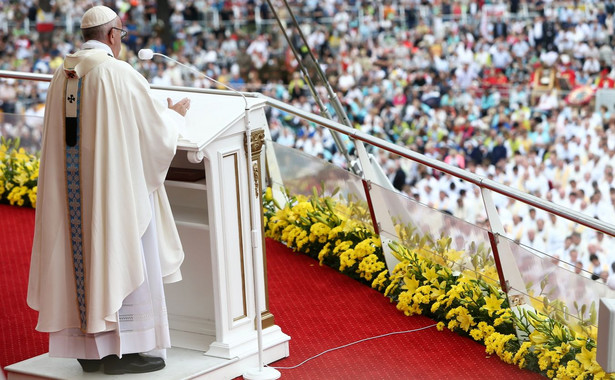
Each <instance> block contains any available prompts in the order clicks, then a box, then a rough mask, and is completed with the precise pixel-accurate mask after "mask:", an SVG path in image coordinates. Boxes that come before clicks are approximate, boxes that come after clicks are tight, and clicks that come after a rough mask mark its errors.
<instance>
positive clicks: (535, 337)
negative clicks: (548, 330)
mask: <svg viewBox="0 0 615 380" xmlns="http://www.w3.org/2000/svg"><path fill="white" fill-rule="evenodd" d="M548 340H549V337H547V336H546V335H545V334H543V333H541V332H540V331H538V330H534V331H532V333H531V334H530V341H531V342H532V343H533V344H534V345H536V346H537V345H541V344H544V343H545V342H547V341H548Z"/></svg>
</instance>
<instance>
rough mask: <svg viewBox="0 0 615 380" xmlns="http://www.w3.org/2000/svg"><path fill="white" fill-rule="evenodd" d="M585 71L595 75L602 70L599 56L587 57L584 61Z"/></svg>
mask: <svg viewBox="0 0 615 380" xmlns="http://www.w3.org/2000/svg"><path fill="white" fill-rule="evenodd" d="M583 71H584V72H585V73H587V74H589V75H595V74H598V73H599V72H600V61H598V58H597V57H587V59H585V62H583Z"/></svg>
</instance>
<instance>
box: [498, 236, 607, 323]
mask: <svg viewBox="0 0 615 380" xmlns="http://www.w3.org/2000/svg"><path fill="white" fill-rule="evenodd" d="M499 247H500V248H499V250H500V252H501V251H502V250H509V251H510V252H512V255H513V257H514V259H515V262H516V263H517V267H518V268H519V272H520V274H521V277H522V279H523V282H524V285H525V289H515V290H517V291H519V292H521V293H523V294H525V295H527V296H528V297H529V298H530V300H531V305H532V306H533V307H534V308H535V309H536V310H539V311H541V312H543V313H545V314H547V315H554V314H560V315H561V316H562V318H563V320H564V321H567V320H577V321H579V322H581V321H589V320H590V319H591V318H592V315H591V314H592V313H595V315H596V316H597V315H598V305H599V301H600V298H602V297H607V298H615V290H613V289H610V288H609V287H608V286H607V285H606V283H605V281H603V280H601V279H600V278H599V276H598V277H595V279H592V272H591V267H589V266H585V267H583V265H582V263H583V262H584V261H585V258H583V259H582V260H579V261H575V263H574V264H573V263H570V262H568V261H567V260H564V259H560V258H558V257H557V256H555V255H548V254H546V253H545V252H541V251H539V250H537V249H535V248H532V247H529V246H526V245H523V244H519V243H518V242H516V241H513V240H511V239H509V238H506V237H503V236H500V239H499ZM585 254H587V255H589V254H588V253H585ZM590 265H591V264H590ZM588 269H589V270H588ZM597 323H598V321H597V320H592V321H591V322H590V324H592V325H594V326H597Z"/></svg>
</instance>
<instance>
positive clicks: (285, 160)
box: [267, 143, 374, 230]
mask: <svg viewBox="0 0 615 380" xmlns="http://www.w3.org/2000/svg"><path fill="white" fill-rule="evenodd" d="M271 146H272V147H273V151H274V154H275V157H271V156H270V155H269V153H268V158H267V159H268V160H272V159H275V161H276V164H277V165H276V166H277V167H278V168H279V171H280V172H279V173H280V177H279V178H276V176H275V175H271V176H270V177H271V181H272V184H275V185H277V186H280V187H281V188H285V189H286V190H287V191H288V193H289V194H290V195H291V196H292V195H305V196H310V195H312V194H313V193H314V190H316V191H317V192H318V194H321V195H326V196H332V197H333V198H334V199H337V200H341V201H343V202H344V203H348V202H352V203H353V204H355V205H356V206H358V207H353V208H352V211H353V212H354V214H353V216H354V217H356V218H358V219H359V221H360V222H362V223H363V224H365V225H366V227H368V228H369V229H371V230H373V229H374V227H373V224H372V221H371V217H370V215H369V211H368V210H369V209H368V206H367V200H366V198H365V191H364V189H363V182H362V180H361V178H359V177H357V176H356V175H354V174H352V173H350V172H349V171H347V170H344V169H341V168H339V167H337V166H335V165H333V164H329V163H327V162H326V161H324V160H321V159H319V158H317V157H314V156H311V155H309V154H307V153H304V152H301V151H298V150H296V149H293V148H289V147H286V146H283V145H280V144H277V143H272V145H271ZM358 210H363V212H361V213H357V211H358Z"/></svg>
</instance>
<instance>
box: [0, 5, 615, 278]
mask: <svg viewBox="0 0 615 380" xmlns="http://www.w3.org/2000/svg"><path fill="white" fill-rule="evenodd" d="M91 3H92V1H83V0H81V1H70V2H69V1H65V0H56V2H55V3H54V10H53V15H52V18H53V19H54V20H55V21H56V24H62V22H64V27H57V25H56V27H55V30H54V32H53V34H52V38H51V39H50V40H49V41H48V42H41V41H40V40H39V39H37V38H36V35H37V33H32V32H31V31H28V30H25V25H26V24H27V22H26V21H25V20H29V21H30V22H31V24H30V25H36V27H37V28H38V27H39V25H40V24H41V23H42V21H41V20H44V18H45V14H42V12H41V11H40V9H38V8H37V5H36V2H35V1H22V2H16V3H6V2H3V3H2V5H0V7H2V8H0V26H1V25H8V24H11V25H14V26H16V27H15V28H12V30H10V31H9V30H8V28H4V30H3V31H1V32H0V48H1V49H0V69H3V70H20V71H32V72H41V73H51V72H53V71H54V70H56V69H57V68H58V67H59V65H60V64H61V60H62V57H63V56H64V54H66V53H67V52H69V51H71V50H74V49H76V48H78V47H79V45H80V43H81V41H80V38H79V35H78V33H73V34H71V33H68V32H67V30H69V29H71V28H70V27H69V25H67V24H66V23H67V22H68V23H70V22H75V23H77V25H78V21H79V16H80V15H81V14H82V13H83V11H84V9H86V8H87V7H88V6H90V5H91ZM104 3H105V5H108V6H110V7H112V8H114V9H117V10H118V12H119V13H120V14H122V17H123V20H124V27H125V29H127V30H128V37H127V39H126V40H125V46H124V49H123V50H122V59H125V60H127V61H128V62H130V63H131V64H132V65H133V66H134V67H135V68H136V69H138V70H139V71H141V72H142V73H143V74H144V75H145V77H146V78H148V79H149V80H150V82H151V83H154V84H161V85H179V86H193V87H201V88H206V87H215V86H217V85H216V84H215V83H212V82H209V81H208V80H206V79H203V78H200V77H198V76H195V75H193V74H192V73H191V72H189V71H187V70H184V69H182V68H181V67H179V66H177V65H173V64H169V63H167V62H163V61H140V60H139V59H138V58H137V57H136V52H137V51H138V50H139V49H141V48H144V47H145V48H151V49H153V50H154V51H156V52H160V53H164V54H167V55H170V56H173V57H174V58H176V59H178V60H179V61H180V62H183V63H186V64H190V65H192V66H194V67H195V68H196V69H197V70H200V71H201V72H203V73H205V74H207V75H209V76H211V77H213V78H215V79H216V80H218V81H220V82H222V83H225V84H227V85H229V86H232V87H234V88H236V89H238V90H246V91H258V92H262V93H263V94H265V95H268V96H271V97H273V98H277V99H281V100H283V101H285V102H287V103H289V104H292V105H294V106H296V107H298V108H301V109H304V110H306V111H310V112H314V113H317V114H319V113H320V110H319V109H318V106H317V104H316V102H315V101H314V99H313V98H312V96H311V92H310V91H309V88H308V87H307V84H306V83H305V80H304V78H302V76H301V75H300V74H299V68H298V66H297V62H296V61H295V59H294V58H293V56H292V54H291V51H290V49H289V47H288V46H287V42H286V39H285V38H284V37H283V35H282V34H281V33H280V32H279V28H278V26H277V24H276V22H275V21H274V19H273V18H272V17H273V15H272V12H271V10H270V9H269V8H268V4H267V2H266V1H264V0H239V1H237V0H236V1H230V0H226V1H215V0H194V1H192V0H189V1H181V2H180V1H176V2H173V1H170V4H171V6H172V16H171V20H170V25H169V26H168V27H169V28H170V29H171V32H172V34H173V36H174V38H173V42H172V44H168V45H167V44H165V43H164V41H163V39H162V38H160V36H159V34H158V33H159V32H160V28H163V27H165V26H161V24H160V22H159V20H156V17H155V6H156V2H155V1H151V0H131V1H114V2H104ZM273 3H274V4H276V5H277V7H276V10H278V12H280V16H281V17H282V18H283V19H284V20H288V14H287V13H286V12H284V11H283V9H284V7H283V4H282V2H281V1H279V0H275V1H273ZM289 4H290V5H291V6H292V7H293V9H294V10H295V12H296V15H297V19H298V20H299V22H300V23H301V30H302V32H303V34H304V35H305V36H306V39H307V42H308V47H306V46H304V44H303V43H302V42H301V40H300V38H299V33H298V31H297V30H295V29H294V28H292V27H291V26H290V24H289V25H288V30H289V39H290V41H291V43H292V44H293V45H294V47H296V48H297V51H299V53H300V54H301V55H302V58H303V59H302V63H303V64H305V65H306V66H307V67H308V69H309V68H310V65H309V57H308V55H307V54H306V53H307V50H306V49H308V48H309V49H311V51H312V52H313V54H314V55H315V56H316V57H317V58H318V61H319V63H320V64H321V68H322V71H323V72H324V73H325V75H326V76H327V79H328V81H329V82H330V84H331V86H332V87H333V88H334V89H335V90H336V91H337V95H338V97H339V99H340V100H341V102H342V104H343V106H344V107H345V112H346V113H347V115H348V117H349V118H350V120H351V122H352V124H353V125H354V126H355V127H356V128H358V129H360V130H362V131H364V132H367V133H370V134H372V135H374V136H377V137H380V138H383V139H386V140H388V141H392V142H394V143H397V144H400V145H404V146H406V147H408V148H410V149H412V150H414V151H417V152H420V153H422V154H425V155H427V156H429V157H432V158H435V159H439V160H442V161H445V162H447V163H449V164H452V165H455V166H458V167H460V168H463V169H467V170H469V171H471V172H474V173H477V174H480V175H483V176H486V177H488V178H491V179H493V180H495V181H498V182H500V183H503V184H507V185H510V186H512V187H515V188H517V189H520V190H523V191H526V192H528V193H531V194H534V195H536V196H537V197H540V198H544V199H547V200H550V201H552V202H555V203H557V204H559V205H564V206H567V207H570V208H572V209H574V210H577V211H580V212H583V213H586V214H587V215H589V216H591V217H595V218H598V219H600V220H604V221H607V222H615V182H614V175H615V174H614V168H615V109H613V104H612V103H609V102H608V101H607V102H605V103H604V104H602V106H600V107H597V106H595V104H594V102H597V101H598V96H597V94H598V93H599V92H598V91H608V89H609V88H614V87H615V71H614V70H613V61H614V59H615V56H614V55H613V49H612V47H611V45H612V42H613V35H614V24H615V17H614V13H615V3H614V2H613V1H612V0H608V1H606V2H596V1H578V2H559V1H536V2H531V3H527V4H526V3H524V2H519V1H511V2H506V3H505V4H502V3H490V2H488V1H482V0H481V1H473V0H459V1H451V0H424V1H418V0H405V1H404V0H401V1H385V2H380V1H339V0H327V1H315V0H304V1H297V0H296V1H289ZM522 10H523V12H522ZM41 33H42V32H41ZM316 82H317V85H318V81H316ZM578 88H581V89H583V88H585V89H589V90H590V93H589V94H585V95H586V97H587V99H582V100H580V101H577V99H575V98H574V97H572V96H571V95H572V94H573V93H574V91H575V90H576V89H578ZM317 91H319V92H320V93H321V95H322V99H326V97H327V96H326V93H324V90H323V87H322V86H317ZM594 93H595V94H596V95H595V96H592V94H594ZM44 99H45V87H44V85H42V84H36V83H33V82H27V81H24V82H20V81H13V80H3V81H1V82H0V102H1V103H2V105H1V109H2V111H3V113H4V114H5V117H4V122H3V123H2V126H1V132H2V135H3V136H17V135H20V136H23V137H22V139H23V140H24V141H26V142H27V141H30V142H32V143H34V142H36V141H38V139H40V125H39V124H36V123H35V122H34V121H33V122H29V121H28V120H29V119H28V117H16V118H15V122H10V123H9V122H6V121H7V120H9V119H10V117H9V114H17V115H26V116H30V115H33V116H41V115H42V112H43V110H42V106H41V104H42V102H44ZM330 111H331V113H332V114H334V115H335V110H334V109H330ZM268 117H269V122H270V129H271V134H272V137H273V139H274V140H275V141H277V142H278V143H279V144H282V145H285V146H291V147H295V148H298V149H302V150H304V151H305V152H307V153H309V154H312V155H314V156H318V157H321V158H323V159H325V160H328V161H330V162H333V163H335V164H336V165H339V166H342V167H345V166H347V164H348V163H347V162H346V161H345V158H344V156H343V155H342V154H341V152H340V150H339V149H338V148H337V147H336V146H335V144H334V142H333V139H332V136H331V134H330V133H329V131H328V130H326V129H322V128H319V127H316V126H314V125H312V124H311V123H309V122H307V121H305V120H302V119H299V118H296V117H293V116H291V115H287V114H285V113H283V112H280V111H278V110H270V114H269V115H268ZM32 120H40V117H39V118H32ZM344 142H345V144H347V149H349V150H350V151H351V152H352V150H353V145H352V142H351V141H348V140H347V139H345V140H344ZM372 153H373V154H374V155H375V156H376V157H377V159H378V160H379V162H380V164H381V166H382V168H383V169H384V170H385V172H386V174H387V175H388V176H389V177H390V179H391V182H392V184H393V185H394V186H395V187H396V188H397V189H398V190H399V191H400V192H403V193H405V194H407V195H408V196H409V197H412V198H415V199H417V200H418V201H420V202H422V203H424V204H427V205H430V206H432V207H434V208H436V209H438V210H442V211H444V212H447V213H449V214H452V215H454V216H458V217H461V218H463V219H464V220H467V221H469V222H472V223H476V224H479V225H480V224H481V223H484V222H485V219H486V216H485V215H484V214H482V212H481V211H480V210H482V209H483V207H482V205H481V204H479V203H482V200H481V197H480V193H479V191H478V189H477V188H473V187H472V186H469V185H468V184H466V183H463V182H461V181H459V180H456V179H454V178H452V177H450V176H448V175H444V174H442V173H437V172H433V171H431V170H428V169H426V168H425V167H423V166H420V165H417V164H415V163H412V162H410V161H407V160H403V159H400V158H398V157H395V156H393V155H391V154H387V153H384V152H381V151H377V150H372ZM495 201H496V205H497V207H498V210H499V213H500V216H501V219H502V222H503V225H504V227H505V229H506V231H507V233H508V236H509V237H510V238H511V239H514V240H516V241H518V242H520V243H521V244H523V245H526V246H528V247H533V249H536V250H539V251H541V252H546V253H548V254H549V255H550V256H552V257H554V258H557V259H559V260H561V265H562V266H564V267H568V268H569V269H571V270H575V271H579V272H580V273H584V274H586V275H587V276H589V277H592V278H594V279H596V280H597V281H603V282H605V283H607V282H608V283H609V284H610V285H612V286H613V287H614V288H615V274H614V273H615V251H612V250H611V248H610V247H611V242H612V238H611V237H608V236H605V235H604V234H601V233H596V232H595V231H593V230H591V229H588V228H583V227H582V226H580V225H577V224H575V223H571V222H566V221H565V220H563V219H561V218H558V217H555V216H553V215H548V214H547V213H544V212H542V211H540V210H535V209H532V208H530V207H526V206H524V205H522V204H520V203H518V202H515V201H510V200H508V199H506V198H503V197H498V196H496V197H495ZM581 269H582V270H583V271H581ZM611 283H613V284H611Z"/></svg>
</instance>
